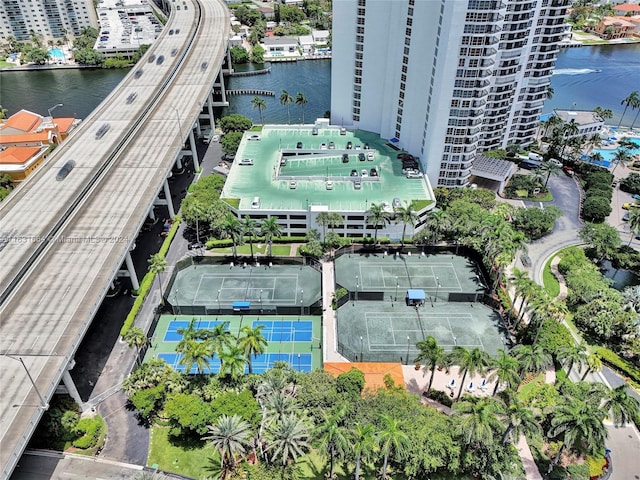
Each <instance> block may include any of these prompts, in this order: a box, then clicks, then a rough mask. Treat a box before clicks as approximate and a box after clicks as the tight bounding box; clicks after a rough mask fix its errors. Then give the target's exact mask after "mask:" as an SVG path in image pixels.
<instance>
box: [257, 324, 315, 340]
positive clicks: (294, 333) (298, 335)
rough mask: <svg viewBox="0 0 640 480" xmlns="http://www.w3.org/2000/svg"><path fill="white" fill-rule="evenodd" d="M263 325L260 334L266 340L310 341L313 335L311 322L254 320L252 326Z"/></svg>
mask: <svg viewBox="0 0 640 480" xmlns="http://www.w3.org/2000/svg"><path fill="white" fill-rule="evenodd" d="M259 326H263V327H264V328H263V329H262V336H263V337H264V338H265V340H266V341H267V342H310V341H311V338H312V336H313V323H312V322H296V321H277V322H269V321H255V322H253V328H256V327H259Z"/></svg>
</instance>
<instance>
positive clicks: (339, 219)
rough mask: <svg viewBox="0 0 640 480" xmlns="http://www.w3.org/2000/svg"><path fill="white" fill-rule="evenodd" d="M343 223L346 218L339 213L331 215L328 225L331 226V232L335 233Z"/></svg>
mask: <svg viewBox="0 0 640 480" xmlns="http://www.w3.org/2000/svg"><path fill="white" fill-rule="evenodd" d="M343 223H344V217H343V216H342V215H340V214H339V213H337V212H331V213H329V220H328V225H329V228H331V231H333V230H334V229H335V228H336V227H339V226H340V225H342V224H343Z"/></svg>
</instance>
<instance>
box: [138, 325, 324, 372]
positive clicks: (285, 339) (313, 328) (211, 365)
mask: <svg viewBox="0 0 640 480" xmlns="http://www.w3.org/2000/svg"><path fill="white" fill-rule="evenodd" d="M192 322H193V327H194V328H195V329H196V330H209V329H213V328H214V327H216V326H220V325H223V324H224V325H226V328H225V330H226V331H228V332H230V333H232V334H233V335H235V336H236V337H237V336H238V335H239V334H240V331H241V329H242V328H243V327H245V326H250V327H251V328H257V327H259V326H261V327H262V335H263V336H264V337H265V339H266V340H267V347H266V349H265V350H266V351H265V352H264V353H263V354H261V355H258V356H257V357H255V358H254V357H252V359H251V364H252V369H253V372H254V373H262V372H264V371H265V370H268V369H269V368H272V367H273V366H274V364H275V362H287V363H289V364H290V365H291V367H292V368H294V369H296V370H300V371H304V372H308V371H311V370H312V369H314V368H320V367H321V365H322V350H321V347H322V346H321V344H320V338H322V337H321V335H322V332H321V320H320V318H319V317H313V316H300V317H299V316H295V317H291V316H278V317H273V316H268V317H260V316H256V315H231V316H224V315H221V316H213V317H212V316H197V317H192V316H186V315H182V316H177V315H163V316H161V317H160V319H159V321H158V324H157V326H156V329H155V333H154V335H153V337H152V338H151V346H150V347H149V349H148V350H147V352H146V355H145V358H144V360H145V361H149V360H150V359H152V358H161V359H163V360H165V361H166V362H167V363H168V364H169V365H171V366H172V367H173V368H174V369H175V370H177V371H180V372H183V371H184V368H185V367H184V365H181V364H180V360H181V359H182V354H181V353H178V352H176V350H175V349H176V346H177V345H178V342H180V340H182V334H181V333H180V332H182V330H183V329H186V328H188V327H189V325H190V324H191V323H192ZM219 371H220V359H219V358H218V356H217V355H214V356H213V357H211V358H210V359H209V360H208V368H206V369H205V373H218V372H219ZM245 372H248V366H247V368H246V369H245ZM190 373H196V369H195V368H193V369H192V370H191V372H190Z"/></svg>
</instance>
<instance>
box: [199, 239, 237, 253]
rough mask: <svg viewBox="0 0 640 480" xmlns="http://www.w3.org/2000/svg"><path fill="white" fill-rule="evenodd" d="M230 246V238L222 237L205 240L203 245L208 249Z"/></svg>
mask: <svg viewBox="0 0 640 480" xmlns="http://www.w3.org/2000/svg"><path fill="white" fill-rule="evenodd" d="M232 246H233V240H231V239H230V238H223V239H222V240H215V239H211V240H207V242H206V243H205V247H206V248H207V249H208V250H210V249H212V248H222V247H232Z"/></svg>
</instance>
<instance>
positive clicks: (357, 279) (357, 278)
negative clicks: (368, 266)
mask: <svg viewBox="0 0 640 480" xmlns="http://www.w3.org/2000/svg"><path fill="white" fill-rule="evenodd" d="M358 287H360V280H359V277H358V275H356V300H358Z"/></svg>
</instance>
